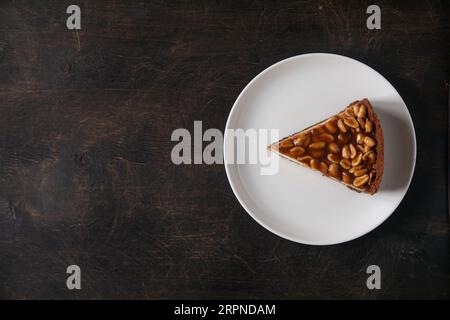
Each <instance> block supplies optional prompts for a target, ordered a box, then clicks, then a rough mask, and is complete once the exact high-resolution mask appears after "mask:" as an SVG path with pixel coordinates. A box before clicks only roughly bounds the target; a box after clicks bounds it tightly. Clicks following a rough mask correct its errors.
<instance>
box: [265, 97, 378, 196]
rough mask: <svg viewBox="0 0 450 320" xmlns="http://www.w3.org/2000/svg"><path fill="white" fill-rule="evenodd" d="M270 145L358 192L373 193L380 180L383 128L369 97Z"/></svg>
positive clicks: (276, 150) (271, 147)
mask: <svg viewBox="0 0 450 320" xmlns="http://www.w3.org/2000/svg"><path fill="white" fill-rule="evenodd" d="M268 149H269V150H271V151H274V152H277V153H278V154H280V155H281V156H282V157H285V158H287V159H289V160H291V161H294V162H296V163H298V164H300V165H303V166H306V167H309V168H311V169H313V170H317V171H319V172H322V174H323V175H325V176H327V177H329V178H331V179H334V180H337V181H339V182H341V183H343V184H344V185H346V186H347V187H349V188H351V189H353V190H356V191H358V192H365V193H369V194H374V193H376V192H377V191H378V188H379V187H380V184H381V178H382V176H383V168H384V139H383V131H382V130H381V124H380V120H379V119H378V117H377V115H376V113H375V111H374V110H373V108H372V105H371V104H370V102H369V100H368V99H363V100H361V101H359V100H358V101H355V102H353V103H351V104H350V105H349V106H348V107H347V108H345V109H344V110H343V111H342V112H340V113H338V114H337V115H334V116H332V117H330V118H328V119H326V120H324V121H322V122H320V123H318V124H316V125H313V126H311V127H309V128H307V129H305V130H303V131H300V132H297V133H294V134H292V135H290V136H289V137H287V138H284V139H282V140H280V141H278V142H275V143H274V144H272V145H270V146H268Z"/></svg>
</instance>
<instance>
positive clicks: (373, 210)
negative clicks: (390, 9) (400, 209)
mask: <svg viewBox="0 0 450 320" xmlns="http://www.w3.org/2000/svg"><path fill="white" fill-rule="evenodd" d="M364 97H367V98H369V100H370V101H371V103H372V105H373V106H374V109H375V111H376V112H377V114H378V116H379V117H380V120H381V125H382V128H383V133H384V139H385V168H384V175H383V180H382V183H381V187H380V190H379V191H378V193H376V194H375V195H373V196H370V195H367V194H361V193H357V192H355V191H352V190H350V189H348V188H346V187H345V186H343V185H341V184H339V183H337V182H335V181H332V180H330V179H327V178H325V177H322V176H321V175H320V174H318V173H316V172H313V171H312V170H310V169H308V168H305V167H302V166H299V165H297V164H295V163H293V162H291V161H288V160H286V159H282V158H280V159H279V170H278V173H277V174H275V175H261V174H260V165H254V164H253V165H252V164H229V163H225V169H226V172H227V176H228V179H229V181H230V184H231V187H232V189H233V192H234V194H235V195H236V197H237V199H238V200H239V202H240V203H241V205H242V206H243V207H244V208H245V210H246V211H247V212H248V213H249V214H250V215H251V216H252V217H253V218H254V219H255V220H256V221H257V222H259V223H260V224H261V225H263V226H264V227H265V228H267V229H268V230H270V231H272V232H273V233H275V234H277V235H279V236H281V237H283V238H286V239H289V240H292V241H296V242H300V243H305V244H312V245H328V244H336V243H341V242H345V241H349V240H352V239H355V238H357V237H360V236H362V235H364V234H366V233H368V232H369V231H371V230H373V229H374V228H376V227H377V226H379V225H380V224H381V223H382V222H383V221H385V220H386V219H387V218H388V217H389V216H390V215H391V214H392V212H394V210H395V209H396V208H397V206H398V205H399V204H400V202H401V200H402V199H403V197H404V196H405V194H406V191H407V190H408V187H409V184H410V182H411V179H412V176H413V172H414V166H415V160H416V137H415V132H414V125H413V122H412V120H411V116H410V114H409V112H408V109H407V107H406V105H405V103H404V102H403V100H402V98H401V97H400V95H399V94H398V92H397V91H396V90H395V89H394V87H393V86H392V85H391V84H390V83H389V82H388V81H387V80H386V79H385V78H384V77H383V76H382V75H380V74H379V73H378V72H376V71H375V70H373V69H372V68H370V67H368V66H367V65H365V64H363V63H361V62H358V61H356V60H353V59H350V58H347V57H344V56H339V55H334V54H323V53H315V54H305V55H300V56H296V57H292V58H289V59H286V60H283V61H281V62H279V63H276V64H275V65H273V66H271V67H269V68H267V69H266V70H264V71H263V72H262V73H260V74H259V75H258V76H257V77H256V78H254V79H253V80H252V81H251V82H250V83H249V84H248V85H247V87H246V88H245V89H244V90H243V91H242V93H241V94H240V95H239V97H238V99H237V100H236V102H235V104H234V106H233V108H232V109H231V112H230V115H229V118H228V121H227V125H226V129H238V128H242V129H244V130H247V129H279V134H280V138H282V137H286V136H288V135H289V134H292V133H294V132H297V131H300V130H302V129H304V128H306V127H308V126H310V125H312V124H315V123H317V122H319V121H321V120H323V119H325V118H327V117H329V116H331V115H333V114H335V113H337V112H339V111H341V110H342V109H343V108H344V107H346V106H347V105H348V104H349V103H350V102H353V101H354V100H357V99H362V98H364ZM229 140H230V139H229V138H228V137H227V136H225V141H224V156H225V158H227V156H229V154H230V152H231V150H230V147H229V146H228V143H229ZM268 142H274V141H268ZM275 156H276V155H275Z"/></svg>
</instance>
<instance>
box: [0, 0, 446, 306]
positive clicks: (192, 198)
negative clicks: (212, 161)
mask: <svg viewBox="0 0 450 320" xmlns="http://www.w3.org/2000/svg"><path fill="white" fill-rule="evenodd" d="M72 2H73V1H65V0H64V1H39V2H38V1H9V2H8V1H2V2H1V3H0V164H1V165H0V298H4V299H29V298H43V299H57V298H61V299H84V298H88V299H101V298H127V299H131V298H136V299H145V298H152V299H153V298H192V299H204V298H274V299H277V298H287V299H296V298H355V299H359V298H369V299H376V298H385V299H391V298H449V280H450V279H449V259H448V257H449V225H448V214H447V185H446V184H447V178H446V177H447V168H446V160H447V115H448V111H447V92H448V85H449V73H448V71H449V69H448V68H449V60H450V59H449V54H448V52H449V49H450V48H449V46H450V45H449V37H448V33H449V32H448V31H449V28H450V24H449V7H448V4H446V2H444V1H442V2H439V1H433V0H430V1H420V2H419V1H417V2H413V1H407V2H405V3H401V2H397V3H395V4H391V3H389V2H387V1H377V2H376V4H378V5H379V6H380V7H381V9H382V30H375V31H371V30H368V29H367V28H366V18H367V14H366V13H365V11H366V8H367V6H368V5H369V4H372V3H365V2H364V1H350V2H348V1H346V2H342V1H340V2H338V1H292V2H291V1H285V0H283V1H248V2H247V1H228V0H227V1H206V0H205V1H201V0H199V1H187V2H178V1H163V0H161V1H151V2H150V1H148V2H145V1H134V2H131V1H125V0H123V1H81V0H80V1H76V4H78V5H79V6H80V7H81V10H82V29H81V30H80V31H79V32H74V31H69V30H67V29H66V21H65V20H66V17H67V15H66V13H65V11H66V8H67V6H68V5H69V4H72ZM308 52H333V53H338V54H343V55H347V56H350V57H353V58H356V59H358V60H361V61H363V62H364V63H366V64H368V65H369V66H371V67H373V68H375V69H376V70H378V71H379V72H381V73H382V74H383V75H384V76H385V77H386V78H387V79H389V81H391V82H392V84H393V85H394V86H395V87H396V88H397V89H398V91H399V92H400V94H401V95H402V97H403V99H404V100H405V102H406V104H407V106H408V107H409V110H410V112H411V114H412V118H413V120H414V124H415V129H416V134H417V143H418V156H417V165H416V171H415V174H414V179H413V182H412V185H411V188H410V190H409V192H408V194H407V195H406V197H405V199H404V201H403V202H402V203H401V205H400V206H399V207H398V209H397V210H396V212H395V213H394V214H393V216H392V217H391V218H389V219H388V221H386V222H385V223H384V224H383V225H382V226H380V227H379V228H377V229H376V230H375V231H373V232H371V233H370V234H368V235H366V236H364V237H362V238H360V239H357V240H355V241H352V242H349V243H345V244H342V245H336V246H326V247H311V246H305V245H300V244H296V243H293V242H290V241H286V240H283V239H281V238H279V237H277V236H275V235H273V234H271V233H269V232H268V231H266V230H265V229H263V228H262V227H261V226H259V225H258V224H257V223H256V222H254V221H253V220H252V218H251V217H250V216H249V215H247V214H246V213H245V211H244V210H243V209H242V208H241V206H240V205H239V203H238V201H237V200H236V199H235V197H234V195H233V193H232V191H231V189H230V187H229V185H228V182H227V178H226V175H225V172H224V168H223V166H222V165H195V166H194V165H192V166H176V165H173V164H172V163H171V161H170V151H171V148H172V147H173V145H174V143H172V142H171V141H170V136H171V133H172V131H173V130H174V129H176V128H188V129H189V130H191V131H192V130H193V121H194V120H203V126H204V129H207V128H219V129H223V128H224V126H225V121H226V119H227V116H228V113H229V111H230V108H231V106H232V104H233V102H234V100H235V99H236V97H237V96H238V94H239V93H240V91H241V90H242V89H243V88H244V86H245V85H246V84H247V83H248V81H250V80H251V79H252V78H253V77H254V76H255V75H257V74H258V73H259V72H261V71H262V70H263V69H265V68H266V67H268V66H270V65H271V64H273V63H275V62H277V61H279V60H281V59H284V58H287V57H290V56H293V55H297V54H302V53H308ZM343 77H345V75H343ZM70 264H77V265H79V266H80V267H81V269H82V290H81V291H69V290H67V288H66V283H65V282H66V273H65V271H66V268H67V266H68V265H70ZM371 264H377V265H379V266H380V267H381V270H382V290H379V291H376V290H375V291H369V290H367V288H366V285H365V282H366V278H367V275H366V273H365V270H366V267H367V266H368V265H371Z"/></svg>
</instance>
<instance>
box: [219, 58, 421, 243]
mask: <svg viewBox="0 0 450 320" xmlns="http://www.w3.org/2000/svg"><path fill="white" fill-rule="evenodd" d="M307 56H332V57H335V58H336V57H337V58H341V59H348V60H351V61H352V62H356V63H357V64H360V65H361V66H362V67H364V68H368V69H370V70H371V71H372V72H375V73H376V74H377V75H378V76H380V78H381V79H383V80H384V81H385V83H386V84H387V85H388V86H390V87H392V89H394V91H395V92H396V93H397V94H398V96H399V97H400V100H401V102H402V103H403V105H404V106H405V108H406V113H407V115H408V117H409V120H410V123H411V125H412V138H413V141H414V143H413V163H412V169H411V174H410V177H409V181H408V184H407V186H406V189H405V193H404V194H403V196H402V197H401V198H400V199H399V200H398V201H397V203H396V204H395V206H394V207H393V209H392V211H391V212H390V213H389V214H387V215H386V217H384V218H383V219H381V220H380V222H378V223H377V224H374V225H373V226H372V227H371V228H370V229H368V230H366V231H363V232H361V233H358V234H356V235H353V236H350V237H348V238H345V239H344V240H341V241H337V242H336V241H330V242H327V241H324V242H321V241H317V242H315V241H304V240H301V241H300V240H299V239H296V238H294V237H291V236H289V235H286V234H283V233H281V232H278V231H277V230H274V229H273V228H272V227H271V226H269V225H267V224H266V223H264V222H263V221H262V220H260V219H259V218H258V217H257V216H256V215H255V214H254V213H253V212H252V210H250V209H249V208H248V207H247V205H246V204H245V202H244V201H243V200H242V199H241V197H240V195H239V193H238V192H237V189H236V188H237V187H236V185H235V182H234V181H233V180H232V178H231V173H230V170H231V166H232V165H233V164H230V163H227V161H226V159H227V156H226V154H227V152H226V149H227V145H228V139H229V137H228V135H227V134H224V141H223V156H224V166H225V172H226V175H227V179H228V182H229V184H230V186H231V189H232V191H233V194H234V196H235V197H236V199H237V200H238V202H239V204H240V205H241V206H242V207H243V208H244V210H245V211H246V212H247V214H249V215H250V216H251V217H252V218H253V219H254V220H255V221H256V222H257V223H258V224H259V225H261V226H262V227H264V228H265V229H267V230H268V231H270V232H272V233H273V234H275V235H277V236H279V237H281V238H283V239H286V240H289V241H292V242H296V243H300V244H305V245H314V246H329V245H337V244H342V243H346V242H349V241H352V240H355V239H358V238H361V237H362V236H364V235H366V234H369V233H370V232H372V231H373V230H375V229H376V228H378V227H379V226H380V225H381V224H383V223H384V222H385V221H386V220H387V219H388V218H389V217H390V216H392V214H393V213H394V212H395V211H396V210H397V208H398V206H399V205H400V203H401V202H402V201H403V199H404V198H405V196H406V194H407V193H408V190H409V187H410V186H411V182H412V179H413V177H414V174H415V169H416V160H417V138H416V129H415V126H414V121H413V119H412V117H411V113H410V112H409V109H408V106H407V105H406V103H405V101H404V100H403V98H402V96H401V95H400V93H399V92H398V90H397V89H396V88H395V87H394V86H393V85H392V84H391V83H390V82H389V81H388V80H387V79H386V78H385V77H384V76H383V75H382V74H381V73H379V72H378V71H377V70H375V69H373V68H372V67H370V66H368V65H367V64H365V63H363V62H361V61H359V60H356V59H353V58H350V57H347V56H344V55H340V54H335V53H325V52H316V53H305V54H299V55H295V56H292V57H289V58H286V59H283V60H280V61H278V62H276V63H274V64H272V65H270V66H269V67H267V68H265V69H264V70H262V71H261V72H260V73H258V74H257V75H256V76H255V77H254V78H252V80H250V81H249V82H248V83H247V85H246V86H245V87H244V89H243V90H242V91H241V92H240V94H239V95H238V97H237V98H236V100H235V102H234V103H233V106H232V107H231V110H230V112H229V114H228V118H227V121H226V124H225V130H224V132H227V130H228V129H229V127H230V122H231V119H232V117H233V115H234V113H235V112H236V108H237V107H236V106H237V105H238V103H239V102H240V100H241V99H242V97H243V96H244V95H245V93H246V92H247V91H248V90H249V88H250V87H251V86H252V85H253V84H254V83H255V82H257V81H258V80H259V79H260V78H261V77H262V76H263V75H264V74H266V73H268V72H269V71H270V70H272V69H274V68H276V67H278V66H280V65H282V64H285V63H288V62H290V61H292V60H297V59H302V58H305V57H307Z"/></svg>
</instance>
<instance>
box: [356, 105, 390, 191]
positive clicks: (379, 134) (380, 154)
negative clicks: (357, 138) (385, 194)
mask: <svg viewBox="0 0 450 320" xmlns="http://www.w3.org/2000/svg"><path fill="white" fill-rule="evenodd" d="M361 103H363V104H364V105H365V106H366V108H367V113H368V115H369V119H371V120H372V121H373V123H374V125H375V138H376V141H377V146H376V152H377V161H376V163H375V172H376V175H375V180H374V181H373V183H372V184H371V185H370V188H369V190H367V192H368V193H370V194H374V193H376V192H377V191H378V189H379V188H380V184H381V179H382V178H383V171H384V137H383V130H382V129H381V122H380V119H379V118H378V116H377V114H376V113H375V111H374V110H373V107H372V104H371V103H370V102H369V100H368V99H367V98H364V99H363V100H361Z"/></svg>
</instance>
